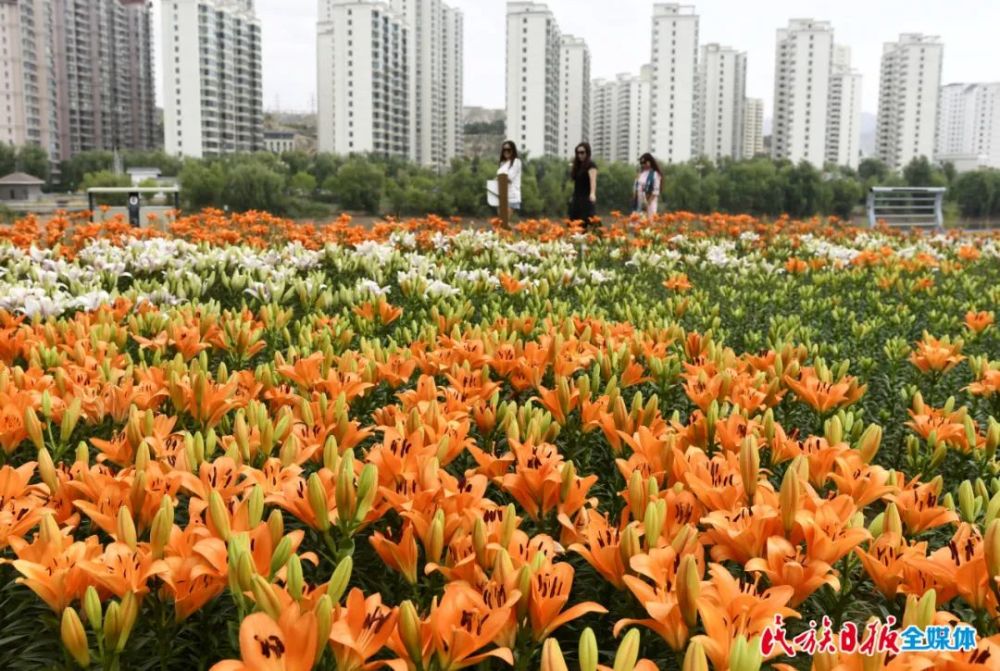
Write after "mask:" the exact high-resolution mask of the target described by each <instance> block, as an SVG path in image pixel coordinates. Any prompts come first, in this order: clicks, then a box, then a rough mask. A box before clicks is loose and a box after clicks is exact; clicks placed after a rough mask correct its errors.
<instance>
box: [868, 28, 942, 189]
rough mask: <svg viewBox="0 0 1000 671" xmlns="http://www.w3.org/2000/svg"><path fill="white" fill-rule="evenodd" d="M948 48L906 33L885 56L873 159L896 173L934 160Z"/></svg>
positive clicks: (935, 39)
mask: <svg viewBox="0 0 1000 671" xmlns="http://www.w3.org/2000/svg"><path fill="white" fill-rule="evenodd" d="M943 55H944V45H942V44H941V40H940V38H938V37H931V36H928V35H922V34H919V33H905V34H902V35H900V36H899V40H898V41H897V42H887V43H886V44H885V45H884V48H883V50H882V72H881V78H880V80H879V100H878V122H877V127H876V131H875V155H876V156H877V157H878V158H879V159H880V160H881V161H882V162H883V163H885V164H886V165H887V166H889V167H890V168H891V169H893V170H898V169H901V168H904V167H906V165H907V164H908V163H909V162H910V161H912V160H913V159H914V158H918V157H920V156H926V157H927V158H928V159H930V158H932V157H933V156H934V149H935V134H936V132H937V113H938V95H939V94H940V88H941V64H942V60H943Z"/></svg>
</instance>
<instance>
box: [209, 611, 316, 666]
mask: <svg viewBox="0 0 1000 671" xmlns="http://www.w3.org/2000/svg"><path fill="white" fill-rule="evenodd" d="M317 629H318V624H317V621H316V614H315V613H313V612H311V611H309V612H305V613H303V612H302V611H301V610H299V607H298V606H297V605H295V604H292V605H290V606H288V607H287V608H284V609H283V610H282V612H281V616H280V617H279V618H278V621H277V622H275V621H274V620H273V619H271V617H270V616H269V615H267V614H266V613H253V614H252V615H248V616H247V617H246V619H244V620H243V623H242V624H241V625H240V656H241V657H242V658H243V659H242V661H240V660H229V659H227V660H225V661H222V662H219V663H218V664H216V665H214V666H213V667H212V668H211V671H311V669H312V668H313V663H314V662H315V661H316V638H317Z"/></svg>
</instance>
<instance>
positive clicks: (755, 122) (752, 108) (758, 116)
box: [743, 98, 764, 158]
mask: <svg viewBox="0 0 1000 671" xmlns="http://www.w3.org/2000/svg"><path fill="white" fill-rule="evenodd" d="M763 153H764V101H763V100H762V99H760V98H747V99H746V100H745V101H744V103H743V158H753V157H754V156H757V155H759V154H763Z"/></svg>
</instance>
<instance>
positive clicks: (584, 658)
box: [579, 627, 597, 671]
mask: <svg viewBox="0 0 1000 671" xmlns="http://www.w3.org/2000/svg"><path fill="white" fill-rule="evenodd" d="M579 662H580V671H597V637H596V636H595V635H594V630H593V629H591V628H590V627H587V628H586V629H584V630H583V633H582V634H581V635H580V659H579Z"/></svg>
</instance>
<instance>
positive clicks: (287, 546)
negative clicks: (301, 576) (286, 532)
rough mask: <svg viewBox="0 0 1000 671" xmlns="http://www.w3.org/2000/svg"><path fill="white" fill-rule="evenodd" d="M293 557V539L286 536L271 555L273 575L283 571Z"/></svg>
mask: <svg viewBox="0 0 1000 671" xmlns="http://www.w3.org/2000/svg"><path fill="white" fill-rule="evenodd" d="M291 556H292V537H291V536H284V537H282V539H281V540H280V541H278V544H277V545H276V546H275V548H274V552H272V553H271V575H272V576H274V574H275V573H277V572H278V571H280V570H281V567H282V566H284V565H285V564H286V563H288V558H289V557H291Z"/></svg>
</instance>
